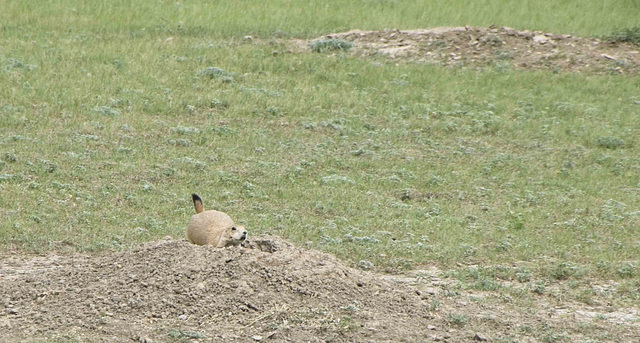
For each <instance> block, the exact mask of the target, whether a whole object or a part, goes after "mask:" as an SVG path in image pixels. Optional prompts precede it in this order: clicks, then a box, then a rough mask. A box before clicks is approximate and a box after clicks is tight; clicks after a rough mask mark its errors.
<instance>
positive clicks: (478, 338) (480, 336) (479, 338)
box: [473, 332, 489, 342]
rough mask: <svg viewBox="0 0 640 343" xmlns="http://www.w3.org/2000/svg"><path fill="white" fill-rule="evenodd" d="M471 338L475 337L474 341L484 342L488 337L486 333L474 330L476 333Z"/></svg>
mask: <svg viewBox="0 0 640 343" xmlns="http://www.w3.org/2000/svg"><path fill="white" fill-rule="evenodd" d="M473 339H475V340H476V341H481V342H486V341H488V340H489V337H487V335H485V334H482V333H479V332H476V335H475V336H473Z"/></svg>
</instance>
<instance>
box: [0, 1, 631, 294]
mask: <svg viewBox="0 0 640 343" xmlns="http://www.w3.org/2000/svg"><path fill="white" fill-rule="evenodd" d="M560 3H562V4H560ZM638 6H639V5H638V2H637V1H630V0H629V1H589V2H584V1H564V2H560V1H558V2H552V1H542V2H540V1H474V2H471V3H470V4H467V2H463V1H455V2H448V3H447V4H446V5H445V2H438V3H427V4H425V3H424V2H420V1H352V2H346V3H345V2H340V1H323V2H318V1H311V2H307V1H282V2H275V1H272V2H264V1H240V2H219V3H216V4H215V6H207V5H206V4H205V2H202V1H196V2H190V1H185V2H184V3H182V2H180V3H178V2H174V1H149V0H147V1H135V2H132V3H130V2H127V1H111V2H108V5H106V4H104V3H102V2H85V1H49V2H47V4H44V2H42V1H20V2H17V1H11V2H9V1H4V3H3V4H2V8H4V9H5V10H3V13H2V14H0V23H2V24H1V25H2V26H1V27H0V68H1V71H0V161H1V162H0V192H1V194H2V196H1V197H0V216H1V218H2V219H1V220H0V249H2V250H4V251H9V250H11V251H14V250H17V251H23V252H45V251H48V250H56V251H67V250H80V251H85V250H90V251H93V250H101V249H125V248H128V247H130V246H131V245H133V244H137V243H139V242H142V241H148V240H155V239H158V238H160V237H163V236H166V235H170V236H173V237H182V236H183V234H184V230H185V227H186V224H187V222H188V220H189V218H190V216H191V215H192V213H193V208H192V203H191V201H190V193H191V192H197V193H199V194H200V195H201V196H202V197H203V198H204V201H205V205H206V206H208V207H209V208H216V209H219V210H223V211H226V212H228V213H229V214H231V215H232V217H234V218H238V219H239V221H241V222H242V223H244V224H246V226H247V228H248V229H249V230H250V232H252V233H272V234H277V235H280V236H283V237H286V238H288V239H290V240H292V241H293V242H296V243H297V244H308V245H309V246H310V247H313V248H315V249H320V250H323V251H327V252H331V253H335V254H336V255H337V256H339V257H341V258H343V259H345V260H347V261H349V262H350V263H352V264H353V265H357V264H358V263H360V261H368V262H371V263H372V264H373V265H374V266H375V267H376V268H377V269H378V270H403V269H406V268H418V267H419V266H420V265H424V264H431V263H436V264H437V265H438V266H439V267H441V268H442V269H446V270H451V271H452V273H454V274H456V275H458V276H459V277H460V278H461V279H463V280H465V279H469V278H471V279H474V278H475V279H477V278H479V277H483V275H485V276H487V277H495V276H496V275H498V274H500V273H504V271H502V269H499V268H496V267H495V266H511V265H512V264H514V263H520V262H521V261H527V262H526V263H524V264H523V265H522V266H521V267H520V268H519V269H513V270H509V271H507V272H506V273H507V275H506V276H500V277H504V278H506V279H509V278H521V276H522V275H525V276H526V275H532V278H534V279H540V280H544V282H547V281H549V282H555V281H558V280H560V281H562V280H573V281H576V282H584V283H586V284H588V283H590V282H599V281H604V280H616V282H620V283H621V284H622V285H623V286H622V287H621V288H620V292H619V293H617V294H616V297H619V299H621V300H624V301H633V302H635V303H637V302H638V300H640V299H639V296H638V293H637V289H638V287H640V264H639V260H638V256H640V238H639V237H640V149H639V148H638V145H639V144H640V141H639V139H638V137H640V135H639V134H640V130H639V128H640V93H638V89H640V79H639V78H637V77H625V76H602V75H589V74H577V73H574V74H562V73H560V74H553V73H551V72H532V71H515V70H506V71H505V70H497V69H496V70H493V69H487V70H482V71H474V70H466V69H444V68H440V67H436V66H426V65H415V64H399V65H396V64H395V63H393V62H390V61H388V60H386V59H383V58H380V59H373V60H371V59H360V58H355V57H352V56H350V55H349V54H314V53H308V52H305V53H300V52H295V51H293V52H292V50H291V46H290V44H288V43H287V41H286V39H287V38H292V37H293V38H308V37H313V36H316V35H320V34H322V33H328V32H336V31H341V30H347V29H352V28H361V29H384V28H423V27H432V26H441V25H446V26H454V25H465V24H469V25H485V26H488V25H491V24H496V25H506V26H512V27H516V28H520V29H540V30H545V31H551V32H556V33H572V34H579V35H584V36H600V35H605V34H608V33H610V32H611V31H612V30H615V29H618V28H621V27H630V26H633V25H637V24H638V22H637V16H636V14H637V13H638V11H637V10H640V8H639V7H638ZM634 8H635V9H636V11H634V10H632V9H634ZM533 9H535V11H533V14H532V13H531V12H532V10H533ZM244 35H253V36H255V39H252V40H248V39H243V38H242V37H243V36H244ZM212 67H216V68H219V70H218V69H208V68H212ZM476 264H477V265H481V266H484V267H479V270H480V271H479V272H478V269H477V268H474V270H475V271H474V272H470V271H469V268H468V267H467V265H476ZM365 265H366V264H365ZM478 273H480V274H478ZM522 278H523V279H527V277H522ZM530 278H531V277H530ZM530 278H529V279H530Z"/></svg>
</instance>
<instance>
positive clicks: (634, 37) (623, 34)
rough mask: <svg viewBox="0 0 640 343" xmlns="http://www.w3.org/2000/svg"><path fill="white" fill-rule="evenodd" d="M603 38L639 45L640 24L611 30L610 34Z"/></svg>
mask: <svg viewBox="0 0 640 343" xmlns="http://www.w3.org/2000/svg"><path fill="white" fill-rule="evenodd" d="M605 38H607V39H609V40H611V41H614V42H627V43H633V44H639V45H640V25H637V26H634V27H625V28H622V29H619V30H617V31H613V32H612V33H611V35H609V36H606V37H605Z"/></svg>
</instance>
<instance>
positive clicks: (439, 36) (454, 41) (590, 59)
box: [320, 26, 640, 74]
mask: <svg viewBox="0 0 640 343" xmlns="http://www.w3.org/2000/svg"><path fill="white" fill-rule="evenodd" d="M320 39H344V40H347V41H351V42H353V43H354V44H355V45H354V49H353V51H354V53H355V54H356V55H360V56H373V55H382V56H386V57H388V58H391V59H394V60H397V61H403V62H417V63H428V64H438V65H445V66H460V67H463V66H464V67H472V68H474V67H486V66H492V67H496V68H507V67H513V68H518V69H549V70H552V71H554V72H562V71H580V72H593V73H608V74H637V73H638V71H639V70H640V68H639V67H640V46H638V45H634V44H631V43H626V42H611V41H603V40H600V39H597V38H582V37H575V36H572V35H568V34H553V33H545V32H542V31H529V30H516V29H512V28H509V27H495V26H492V27H489V28H485V27H469V26H465V27H437V28H431V29H424V30H397V29H394V30H384V31H362V30H352V31H348V32H342V33H332V34H328V35H325V36H323V37H321V38H320Z"/></svg>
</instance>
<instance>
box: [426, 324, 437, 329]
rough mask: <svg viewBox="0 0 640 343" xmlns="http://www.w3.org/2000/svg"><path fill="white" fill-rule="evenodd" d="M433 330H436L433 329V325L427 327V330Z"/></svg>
mask: <svg viewBox="0 0 640 343" xmlns="http://www.w3.org/2000/svg"><path fill="white" fill-rule="evenodd" d="M435 329H436V327H435V326H433V325H429V326H427V330H435Z"/></svg>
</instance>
